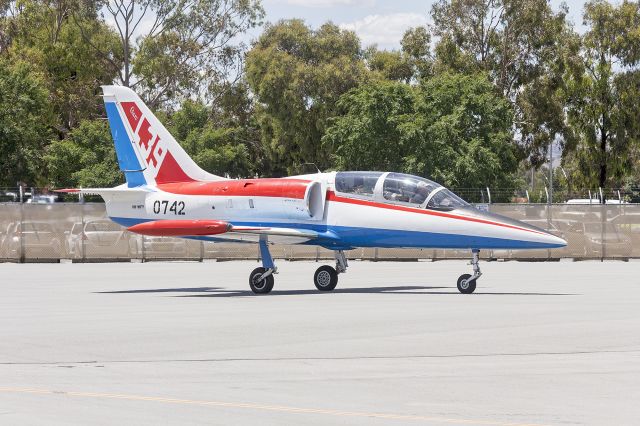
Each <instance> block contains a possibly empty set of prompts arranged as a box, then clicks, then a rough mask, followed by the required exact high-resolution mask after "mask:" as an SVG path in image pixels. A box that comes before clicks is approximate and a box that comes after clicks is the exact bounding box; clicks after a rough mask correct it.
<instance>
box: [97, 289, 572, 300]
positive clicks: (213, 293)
mask: <svg viewBox="0 0 640 426" xmlns="http://www.w3.org/2000/svg"><path fill="white" fill-rule="evenodd" d="M445 289H446V290H445ZM96 293H99V294H137V293H200V294H186V295H178V296H173V297H260V296H259V295H256V294H254V293H253V292H252V291H250V290H230V289H226V288H224V287H185V288H158V289H140V290H116V291H100V292H96ZM331 293H343V294H394V295H398V294H409V295H416V294H424V295H427V294H435V295H445V294H460V293H459V292H458V291H457V290H456V289H451V287H426V286H386V287H359V288H337V289H335V290H334V291H332V292H331ZM327 294H330V293H325V292H321V291H318V290H316V289H306V290H273V291H272V292H271V293H269V295H268V296H267V295H265V296H266V297H273V296H300V295H327ZM265 296H262V297H265ZM474 296H576V294H573V293H530V292H527V293H515V292H483V291H482V290H480V291H479V292H478V293H474Z"/></svg>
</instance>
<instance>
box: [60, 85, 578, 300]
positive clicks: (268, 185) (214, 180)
mask: <svg viewBox="0 0 640 426" xmlns="http://www.w3.org/2000/svg"><path fill="white" fill-rule="evenodd" d="M102 89H103V97H104V102H105V108H106V113H107V118H108V121H109V126H110V128H111V134H112V136H113V141H114V143H115V150H116V155H117V158H118V164H119V167H120V170H121V171H122V172H123V173H124V175H125V177H126V183H125V184H123V185H121V186H117V187H115V188H85V189H68V190H63V191H66V192H81V193H84V194H98V195H100V196H102V198H103V199H104V201H105V204H106V210H107V214H108V216H109V217H110V218H111V220H113V221H115V222H117V223H119V224H120V225H122V226H124V227H126V228H127V229H128V230H129V231H131V232H135V233H138V234H142V235H152V236H171V237H183V238H192V239H199V240H205V241H232V242H241V243H247V242H252V243H257V244H259V248H260V255H261V260H262V266H261V267H259V268H256V269H254V270H253V271H252V272H251V273H250V275H249V286H250V287H251V290H252V291H253V292H254V293H256V294H264V293H269V292H270V291H271V290H272V289H273V286H274V274H275V273H276V272H277V269H276V266H275V264H274V261H273V259H272V257H271V254H270V252H269V245H270V244H273V243H287V244H306V245H317V246H321V247H324V248H327V249H330V250H333V252H334V253H335V259H336V266H335V267H332V266H330V265H323V266H320V267H319V268H318V269H317V270H316V272H315V274H314V277H313V281H314V284H315V286H316V288H317V289H318V290H320V291H331V290H333V289H334V288H335V287H336V285H337V283H338V275H339V274H341V273H344V272H346V270H347V266H348V264H347V257H346V256H345V253H344V252H345V250H350V249H353V248H356V247H380V248H383V247H387V248H389V247H403V248H452V249H468V250H470V252H471V265H472V273H471V274H463V275H461V276H460V277H459V278H458V280H457V287H458V290H459V291H460V292H461V293H473V291H474V290H475V288H476V281H477V280H478V278H479V277H480V275H482V273H481V271H480V266H479V252H480V249H550V248H556V247H563V246H565V245H566V242H565V241H564V240H562V239H561V238H558V237H556V236H554V235H552V234H550V233H548V232H546V231H544V230H542V229H540V228H537V227H534V226H531V225H528V224H526V223H523V222H519V221H516V220H513V219H509V218H506V217H502V216H499V215H496V214H491V213H488V212H483V211H480V210H478V209H476V208H474V207H473V206H471V205H470V204H469V203H467V202H465V201H464V200H462V199H461V198H460V197H458V196H456V195H455V194H454V193H452V192H451V191H449V190H448V189H447V188H445V187H443V186H442V185H439V184H438V183H436V182H433V181H431V180H428V179H425V178H422V177H418V176H412V175H407V174H403V173H394V172H375V171H344V172H329V173H320V172H318V173H316V174H307V175H300V176H292V177H286V178H261V179H226V178H223V177H220V176H216V175H213V174H210V173H208V172H206V171H204V170H202V169H201V168H200V167H199V166H198V165H197V164H196V163H195V162H194V161H193V160H192V159H191V158H190V157H189V156H188V155H187V153H186V152H185V151H184V150H183V149H182V147H181V146H180V145H179V144H178V142H177V141H176V140H175V139H174V138H173V137H172V136H171V134H170V133H169V132H168V131H167V129H166V128H165V127H164V126H163V125H162V123H161V122H160V121H159V120H158V119H157V118H156V117H155V116H154V114H153V113H152V112H151V110H150V109H149V108H148V107H147V106H146V105H145V104H144V103H143V102H142V101H141V100H140V98H139V97H138V96H137V95H136V94H135V92H133V91H132V90H131V89H129V88H126V87H120V86H103V88H102Z"/></svg>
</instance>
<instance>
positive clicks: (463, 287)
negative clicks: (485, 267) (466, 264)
mask: <svg viewBox="0 0 640 426" xmlns="http://www.w3.org/2000/svg"><path fill="white" fill-rule="evenodd" d="M472 253H473V257H472V258H471V265H473V275H470V274H462V275H460V278H458V291H460V293H463V294H470V293H473V291H474V290H475V289H476V280H477V279H478V278H480V275H482V272H480V250H477V249H474V250H472Z"/></svg>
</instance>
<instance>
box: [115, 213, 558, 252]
mask: <svg viewBox="0 0 640 426" xmlns="http://www.w3.org/2000/svg"><path fill="white" fill-rule="evenodd" d="M111 220H113V221H114V222H117V223H119V224H120V225H122V226H126V227H129V226H133V225H136V224H138V223H142V222H148V221H150V220H153V219H134V218H123V217H112V218H111ZM230 223H231V224H232V225H236V226H256V227H270V228H294V229H308V230H312V231H316V232H318V233H319V234H320V237H319V238H318V239H315V240H311V241H308V242H306V243H304V244H309V245H319V246H322V247H325V248H328V249H333V250H339V249H340V250H341V249H349V248H354V247H380V248H395V247H405V248H443V249H444V248H450V249H472V248H475V249H551V248H559V247H563V246H562V245H559V244H545V243H537V242H529V241H522V240H508V239H504V238H492V237H479V236H475V235H456V234H443V233H436V232H417V231H399V230H395V229H378V228H360V227H351V226H326V225H318V224H310V223H286V222H284V223H283V222H242V221H231V222H230ZM205 238H207V237H205ZM207 240H209V239H208V238H207Z"/></svg>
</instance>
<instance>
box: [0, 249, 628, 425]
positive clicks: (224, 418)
mask: <svg viewBox="0 0 640 426" xmlns="http://www.w3.org/2000/svg"><path fill="white" fill-rule="evenodd" d="M256 266H258V265H257V264H256V262H224V263H215V262H209V263H207V262H205V263H145V264H135V263H120V264H42V265H34V264H31V265H18V264H0V288H1V289H2V292H1V293H0V424H2V425H42V424H46V425H165V424H166V425H192V424H193V425H201V424H202V425H204V424H207V425H238V424H240V425H245V424H246V425H254V424H260V425H282V424H285V425H290V424H312V425H327V424H341V425H342V424H348V425H352V424H360V425H387V424H392V425H396V424H398V425H399V424H434V425H440V424H443V425H444V424H447V425H458V424H464V425H469V424H478V425H498V426H504V425H524V424H527V425H531V424H535V425H543V424H557V425H574V424H592V425H633V424H638V422H639V421H640V278H639V277H640V274H639V272H640V262H633V261H632V262H628V263H624V262H605V263H600V262H576V263H573V262H556V263H520V262H482V263H481V266H482V270H483V272H484V275H483V276H482V277H481V278H480V280H479V281H478V288H477V290H476V293H475V294H472V295H462V294H459V293H458V291H457V290H456V288H455V281H456V279H457V277H458V276H459V275H460V274H462V273H465V272H469V271H470V266H468V265H467V264H466V263H465V262H461V261H441V262H434V263H431V262H406V263H401V262H398V263H387V262H380V263H371V262H351V265H350V268H349V271H348V273H347V274H345V275H341V276H340V282H339V284H338V288H337V289H336V291H335V292H333V293H328V294H327V293H320V292H317V291H316V290H315V288H314V287H313V283H312V276H313V272H314V271H315V269H316V268H317V267H318V266H319V264H317V263H314V262H284V261H280V262H279V263H278V266H279V268H280V273H279V274H278V275H277V276H276V286H275V289H274V291H273V292H272V293H271V294H270V295H266V296H254V295H253V294H252V293H251V292H250V291H249V288H248V275H249V272H250V271H251V270H252V269H253V268H255V267H256Z"/></svg>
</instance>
